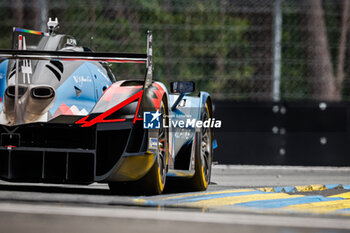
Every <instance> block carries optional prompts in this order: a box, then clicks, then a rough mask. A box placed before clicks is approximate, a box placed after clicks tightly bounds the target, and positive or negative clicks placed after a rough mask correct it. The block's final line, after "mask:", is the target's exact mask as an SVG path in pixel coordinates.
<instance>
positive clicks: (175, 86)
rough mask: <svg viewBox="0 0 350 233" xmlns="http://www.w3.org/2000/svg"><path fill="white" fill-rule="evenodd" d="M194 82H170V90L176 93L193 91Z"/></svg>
mask: <svg viewBox="0 0 350 233" xmlns="http://www.w3.org/2000/svg"><path fill="white" fill-rule="evenodd" d="M194 87H195V85H194V82H171V83H170V92H171V93H177V94H186V93H192V92H194V90H195V89H194Z"/></svg>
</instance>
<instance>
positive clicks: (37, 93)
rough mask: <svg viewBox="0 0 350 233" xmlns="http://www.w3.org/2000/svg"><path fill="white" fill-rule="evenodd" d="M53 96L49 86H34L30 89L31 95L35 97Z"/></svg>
mask: <svg viewBox="0 0 350 233" xmlns="http://www.w3.org/2000/svg"><path fill="white" fill-rule="evenodd" d="M54 96H55V92H54V90H53V89H52V88H51V87H35V88H33V89H32V97H33V98H37V99H49V98H52V97H54Z"/></svg>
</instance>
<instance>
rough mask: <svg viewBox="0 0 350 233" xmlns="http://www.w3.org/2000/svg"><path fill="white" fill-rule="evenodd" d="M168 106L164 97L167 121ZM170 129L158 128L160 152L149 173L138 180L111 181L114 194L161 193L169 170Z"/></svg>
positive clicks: (163, 104)
mask: <svg viewBox="0 0 350 233" xmlns="http://www.w3.org/2000/svg"><path fill="white" fill-rule="evenodd" d="M166 109H167V106H166V105H165V101H164V99H163V100H162V102H161V109H160V110H161V113H162V117H163V118H164V119H165V120H166V121H167V120H168V118H167V117H166V114H167V110H166ZM168 139H169V131H168V128H164V127H163V125H162V124H161V126H160V129H159V130H158V150H157V151H158V154H157V156H156V158H155V161H154V164H153V166H152V167H151V169H150V170H149V171H148V173H147V174H146V175H145V176H144V177H142V178H141V179H140V180H137V181H129V182H111V183H109V184H108V185H109V188H110V191H111V192H112V194H121V195H156V194H161V193H162V192H163V190H164V187H165V181H166V174H167V171H168V159H169V149H168Z"/></svg>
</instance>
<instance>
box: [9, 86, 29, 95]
mask: <svg viewBox="0 0 350 233" xmlns="http://www.w3.org/2000/svg"><path fill="white" fill-rule="evenodd" d="M15 88H16V87H15V86H9V87H8V88H7V89H6V95H7V96H8V97H10V98H15ZM27 89H28V88H27V87H23V86H18V98H21V97H22V96H23V95H24V94H25V93H26V91H27Z"/></svg>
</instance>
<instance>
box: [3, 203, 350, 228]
mask: <svg viewBox="0 0 350 233" xmlns="http://www.w3.org/2000/svg"><path fill="white" fill-rule="evenodd" d="M0 212H10V213H22V214H44V215H64V216H80V217H106V218H124V219H126V218H128V219H144V220H154V221H159V220H162V221H164V220H165V221H181V222H193V223H218V224H240V225H255V226H275V227H305V228H324V229H350V221H348V219H341V218H340V219H339V218H338V219H335V218H314V217H295V216H276V215H256V214H223V213H200V212H184V211H168V210H155V209H152V210H150V209H147V210H146V209H121V208H118V207H115V208H92V207H73V206H54V205H44V204H36V205H31V204H11V203H0Z"/></svg>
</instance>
